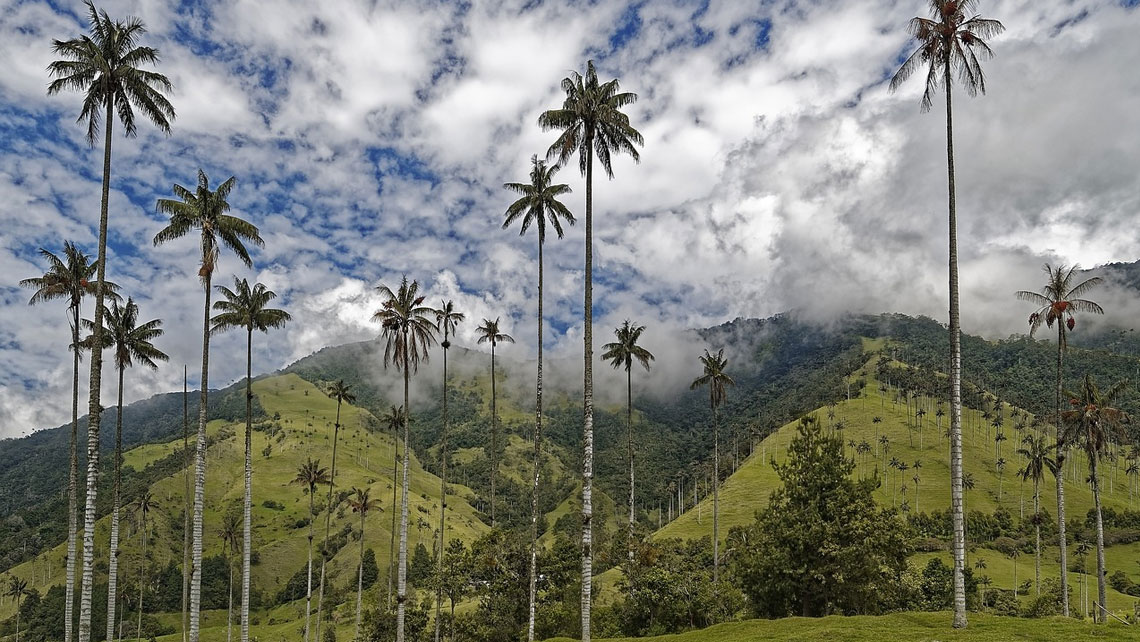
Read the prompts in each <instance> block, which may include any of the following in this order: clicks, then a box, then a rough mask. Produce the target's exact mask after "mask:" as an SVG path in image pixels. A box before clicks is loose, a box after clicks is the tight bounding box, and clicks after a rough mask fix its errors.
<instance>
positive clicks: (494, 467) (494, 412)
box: [491, 339, 499, 528]
mask: <svg viewBox="0 0 1140 642" xmlns="http://www.w3.org/2000/svg"><path fill="white" fill-rule="evenodd" d="M497 396H498V395H497V394H496V391H495V340H494V339H491V528H495V503H496V502H495V478H496V477H498V476H499V411H498V407H497V405H496V398H497Z"/></svg>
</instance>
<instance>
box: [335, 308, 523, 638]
mask: <svg viewBox="0 0 1140 642" xmlns="http://www.w3.org/2000/svg"><path fill="white" fill-rule="evenodd" d="M447 334H448V333H447V321H446V320H444V323H443V344H442V345H443V436H442V438H441V439H440V459H441V462H440V463H441V468H442V471H441V474H440V478H439V567H438V570H437V575H438V577H437V578H436V586H435V642H439V629H440V621H439V614H440V609H441V608H442V607H443V551H444V545H445V543H446V542H447V537H446V535H447V532H446V528H447V430H448V428H449V424H448V416H447V350H448V348H449V347H450V342H449V341H448V340H447ZM540 350H541V349H540ZM362 532H363V529H362ZM362 568H363V567H362ZM359 608H360V607H359V606H357V610H359Z"/></svg>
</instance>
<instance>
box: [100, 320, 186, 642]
mask: <svg viewBox="0 0 1140 642" xmlns="http://www.w3.org/2000/svg"><path fill="white" fill-rule="evenodd" d="M104 322H105V327H104V328H103V332H102V336H103V342H104V343H103V347H105V348H111V349H114V351H115V367H116V368H117V369H118V371H119V389H118V403H117V406H116V408H117V412H116V415H115V463H114V467H115V482H114V490H113V491H112V493H111V546H110V549H109V550H110V563H109V564H108V567H107V639H108V640H110V639H113V638H114V636H115V605H116V602H115V600H116V598H117V596H118V587H119V572H118V571H119V500H120V493H121V489H122V470H121V469H122V462H123V374H124V373H125V372H126V370H127V368H129V367H131V366H133V365H134V363H135V362H136V361H137V362H139V363H141V364H143V365H145V366H147V367H148V368H150V369H152V370H157V369H158V363H156V362H157V361H166V360H167V359H168V357H167V356H166V353H164V352H163V351H161V350H159V349H158V348H156V347H155V346H154V344H153V343H152V341H154V340H155V339H157V338H158V337H161V336H162V334H163V330H162V321H161V320H160V319H152V320H150V321H147V322H146V323H142V324H140V323H139V306H138V305H137V304H136V303H135V301H134V299H133V298H128V299H127V303H126V305H123V306H120V305H119V302H118V301H112V302H111V308H110V310H108V311H107V317H106V319H104ZM87 325H88V327H89V328H90V329H91V330H92V332H93V334H92V336H91V337H89V338H88V343H89V344H90V343H93V342H94V340H95V339H94V337H95V335H94V329H95V328H94V324H93V323H91V322H88V323H87Z"/></svg>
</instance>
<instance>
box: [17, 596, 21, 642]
mask: <svg viewBox="0 0 1140 642" xmlns="http://www.w3.org/2000/svg"><path fill="white" fill-rule="evenodd" d="M16 642H20V595H19V594H17V595H16Z"/></svg>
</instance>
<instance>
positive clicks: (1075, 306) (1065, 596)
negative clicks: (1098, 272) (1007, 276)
mask: <svg viewBox="0 0 1140 642" xmlns="http://www.w3.org/2000/svg"><path fill="white" fill-rule="evenodd" d="M1044 269H1045V274H1047V275H1048V277H1047V279H1046V282H1045V287H1043V288H1041V292H1030V291H1028V290H1021V291H1019V292H1017V293H1016V295H1015V296H1017V298H1019V299H1021V300H1022V301H1029V302H1030V303H1032V304H1033V305H1036V306H1038V307H1037V310H1036V311H1035V312H1033V314H1030V315H1029V336H1034V335H1035V334H1036V333H1037V331H1038V330H1039V329H1040V328H1041V322H1042V321H1044V322H1045V325H1046V326H1047V327H1049V328H1052V327H1053V324H1054V323H1056V324H1057V385H1056V395H1055V397H1054V403H1055V411H1056V413H1057V414H1056V417H1055V420H1056V422H1057V424H1056V428H1057V432H1056V433H1055V435H1054V436H1055V437H1056V438H1057V440H1058V446H1059V447H1058V448H1057V470H1059V471H1060V470H1063V469H1064V465H1065V457H1066V456H1067V455H1068V444H1065V443H1064V442H1062V441H1061V435H1062V434H1063V433H1064V430H1063V429H1062V427H1061V394H1062V388H1063V383H1064V382H1063V379H1062V367H1061V366H1062V363H1063V360H1064V355H1065V350H1067V349H1068V346H1069V340H1068V337H1069V330H1072V329H1073V328H1074V327H1076V325H1077V321H1076V319H1075V318H1074V316H1073V314H1074V313H1075V312H1088V313H1090V314H1104V309H1102V308H1101V307H1100V305H1098V304H1096V303H1094V302H1092V301H1089V300H1087V299H1083V298H1081V297H1083V296H1084V295H1085V294H1086V293H1087V292H1088V291H1089V290H1091V289H1093V288H1094V287H1096V286H1097V285H1100V283H1101V278H1100V277H1098V276H1094V277H1090V278H1088V279H1085V280H1084V281H1081V282H1080V283H1077V284H1075V285H1074V281H1075V280H1076V278H1075V277H1076V275H1077V272H1078V271H1079V270H1080V269H1081V268H1080V266H1079V265H1074V266H1072V267H1066V266H1064V265H1058V266H1057V267H1056V268H1054V267H1053V266H1051V265H1049V264H1048V263H1046V264H1045V268H1044ZM1055 481H1056V482H1057V543H1058V545H1059V546H1060V549H1061V603H1062V606H1063V612H1064V615H1065V617H1068V616H1069V571H1068V568H1069V567H1068V543H1067V540H1066V537H1065V482H1064V477H1063V476H1062V475H1057V476H1056V477H1055Z"/></svg>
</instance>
